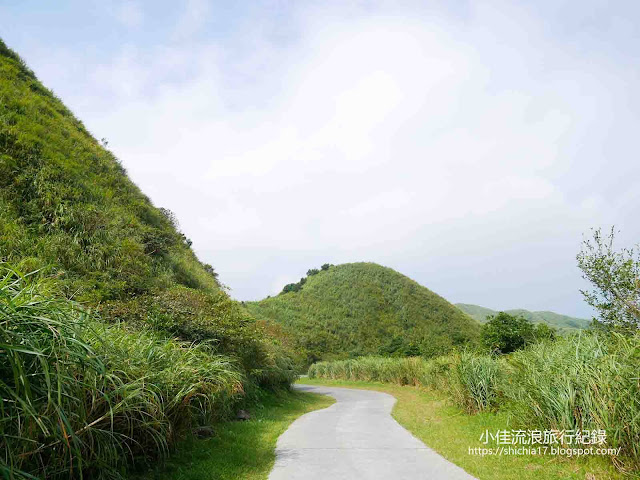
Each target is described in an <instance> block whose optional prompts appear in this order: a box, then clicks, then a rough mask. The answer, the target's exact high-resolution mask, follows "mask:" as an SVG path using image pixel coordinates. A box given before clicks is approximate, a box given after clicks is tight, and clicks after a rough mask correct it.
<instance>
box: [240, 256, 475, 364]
mask: <svg viewBox="0 0 640 480" xmlns="http://www.w3.org/2000/svg"><path fill="white" fill-rule="evenodd" d="M246 306H247V309H248V310H249V311H250V312H251V313H252V314H253V315H255V316H256V317H257V318H262V319H265V320H266V321H268V322H275V323H279V324H281V325H282V326H283V329H284V330H285V332H287V333H289V334H290V335H291V336H292V337H293V338H294V339H295V342H296V343H297V346H298V348H301V349H303V350H304V351H306V353H307V354H308V360H311V361H312V360H316V359H319V358H330V357H334V358H335V357H348V356H357V355H367V354H382V355H426V356H432V355H436V354H439V353H442V352H446V351H448V350H450V349H451V348H452V347H453V346H454V345H462V344H465V343H467V342H470V341H472V340H473V339H474V338H475V337H476V335H477V332H478V325H477V324H476V322H474V321H473V320H472V319H471V318H469V317H468V316H467V315H465V314H464V313H462V312H461V311H460V310H458V309H457V308H455V307H454V306H453V305H451V304H450V303H449V302H447V301H446V300H445V299H444V298H442V297H440V296H438V295H436V294H435V293H433V292H432V291H430V290H429V289H427V288H425V287H423V286H422V285H420V284H418V283H416V282H415V281H413V280H411V279H410V278H408V277H405V276H404V275H402V274H400V273H398V272H396V271H394V270H392V269H390V268H386V267H382V266H380V265H376V264H374V263H350V264H343V265H338V266H332V267H330V268H329V269H328V270H326V271H325V270H322V271H320V272H318V273H315V274H313V275H310V276H309V277H307V280H306V282H304V283H303V285H302V288H301V289H300V290H299V291H291V292H287V293H282V294H280V295H278V296H277V297H273V298H267V299H265V300H262V301H260V302H250V303H247V305H246Z"/></svg>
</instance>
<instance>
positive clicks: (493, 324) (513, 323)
mask: <svg viewBox="0 0 640 480" xmlns="http://www.w3.org/2000/svg"><path fill="white" fill-rule="evenodd" d="M488 318H489V321H488V322H487V323H485V324H484V325H483V326H482V342H483V343H484V345H485V347H486V348H487V349H488V350H489V351H490V352H491V353H498V354H504V353H511V352H515V351H516V350H519V349H521V348H524V347H525V345H528V344H529V343H531V342H532V341H533V340H534V338H535V337H534V332H535V330H534V328H533V324H532V323H531V322H530V321H529V320H527V319H526V318H524V317H521V316H513V315H509V314H508V313H505V312H499V313H498V314H497V315H491V316H489V317H488Z"/></svg>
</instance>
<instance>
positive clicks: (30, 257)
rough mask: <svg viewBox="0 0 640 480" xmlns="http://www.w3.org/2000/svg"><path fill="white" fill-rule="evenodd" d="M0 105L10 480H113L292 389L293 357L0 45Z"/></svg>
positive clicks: (0, 307)
mask: <svg viewBox="0 0 640 480" xmlns="http://www.w3.org/2000/svg"><path fill="white" fill-rule="evenodd" d="M0 99H1V100H2V101H0V262H1V263H0V279H2V283H1V284H0V288H2V292H1V294H0V334H1V335H2V340H0V343H2V347H1V349H0V389H1V390H2V391H1V396H2V399H3V402H0V403H2V405H1V407H2V408H3V411H2V421H1V423H0V433H2V435H1V437H0V452H1V453H0V455H1V456H0V470H1V471H2V473H3V475H4V476H5V477H9V478H16V477H20V476H22V477H25V478H32V477H30V476H31V475H33V476H35V477H40V476H44V477H46V478H58V477H65V478H69V477H78V478H81V477H83V476H85V477H86V476H89V477H92V478H93V477H98V476H103V477H117V476H118V475H119V472H122V471H123V468H124V467H125V465H126V464H128V463H131V462H132V461H145V460H147V459H149V458H157V457H159V456H164V455H165V454H166V452H167V450H168V448H169V446H170V445H171V444H172V443H174V442H175V440H176V439H178V438H180V436H181V435H182V434H183V433H185V432H187V431H189V428H190V427H192V426H194V425H199V424H207V423H210V422H213V421H216V420H218V419H220V418H223V417H225V416H226V415H228V414H229V413H230V412H232V411H233V409H234V408H236V405H237V404H238V402H241V401H243V399H246V398H247V396H248V395H249V396H254V397H255V395H253V394H254V393H255V391H256V388H258V387H270V388H277V387H281V386H288V385H289V383H290V382H291V381H292V379H293V370H292V363H291V361H290V358H289V354H288V352H285V351H284V350H283V348H282V347H281V346H280V345H279V344H278V343H277V342H276V341H272V340H271V339H270V337H269V336H268V335H267V334H266V333H265V331H264V330H263V329H262V328H260V325H259V324H258V323H257V322H256V321H255V320H254V319H253V318H252V317H250V316H249V315H248V314H247V312H246V311H245V310H244V309H243V308H241V306H240V305H239V304H238V303H237V302H235V301H233V300H231V299H230V298H229V296H228V295H227V294H226V292H225V291H224V289H223V288H222V287H221V285H220V284H219V282H218V279H217V274H216V273H215V271H214V270H213V268H212V267H211V266H210V265H206V264H203V263H201V262H200V261H199V260H198V259H197V258H196V256H195V254H194V253H193V251H192V250H191V241H190V240H189V239H187V238H186V237H185V236H184V235H183V234H182V233H181V232H180V231H179V230H178V228H177V221H176V220H175V218H174V216H173V214H172V213H171V212H170V211H169V210H165V209H161V208H156V207H154V206H153V205H152V203H151V202H150V201H149V199H148V198H147V197H146V196H145V195H144V194H142V193H141V192H140V190H139V189H138V188H137V187H136V186H135V185H134V184H133V183H132V182H131V181H130V180H129V178H128V177H127V175H126V172H125V170H124V168H123V167H122V166H121V164H120V163H119V162H118V160H117V159H116V158H115V157H114V156H113V155H112V154H111V153H110V152H109V151H107V150H106V149H105V148H104V147H103V145H101V144H100V143H99V142H97V141H96V140H95V139H94V138H93V137H92V136H91V135H90V134H89V133H88V132H87V130H86V129H85V128H84V126H83V125H82V123H81V122H80V121H78V120H77V119H76V118H75V117H74V116H73V115H72V114H71V112H70V111H69V110H68V109H67V108H66V107H65V106H64V105H63V104H62V102H61V101H60V100H58V99H57V98H56V97H55V96H54V95H53V94H52V93H51V92H50V91H49V90H47V89H46V88H45V87H43V86H42V84H41V83H40V82H39V81H38V80H37V78H36V77H35V75H34V74H33V72H31V71H30V70H29V69H28V68H27V67H26V66H25V65H24V63H23V62H22V60H21V59H20V58H19V57H18V56H17V55H16V54H15V53H14V52H12V51H11V50H9V49H8V48H7V47H6V45H5V44H4V43H2V41H0ZM20 272H31V273H30V274H29V275H28V276H25V275H23V274H22V273H20ZM71 299H73V300H71ZM76 302H80V303H76Z"/></svg>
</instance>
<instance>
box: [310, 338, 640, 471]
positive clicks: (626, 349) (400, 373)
mask: <svg viewBox="0 0 640 480" xmlns="http://www.w3.org/2000/svg"><path fill="white" fill-rule="evenodd" d="M309 376H310V377H318V378H329V379H346V380H364V381H380V382H389V383H396V384H400V385H407V384H408V385H419V386H424V387H428V388H434V389H439V390H443V391H445V392H446V393H447V394H448V395H449V396H450V398H451V400H452V401H453V402H454V403H455V404H457V405H459V406H460V407H462V408H463V409H465V410H466V411H467V412H469V413H474V412H479V411H483V410H493V409H505V410H507V411H509V412H510V413H511V414H512V416H513V418H514V419H515V421H516V423H517V424H519V425H520V426H522V427H525V428H531V429H543V430H552V429H557V430H594V429H597V430H606V432H607V443H608V446H609V447H615V448H617V447H621V454H620V457H612V461H613V462H614V463H615V464H616V465H617V466H618V467H621V468H624V467H625V466H631V467H639V466H640V334H638V335H636V336H632V337H628V336H627V337H625V336H621V335H609V336H605V335H602V334H596V333H593V334H592V333H586V334H585V333H582V334H576V335H573V336H570V337H567V338H560V339H558V340H557V341H555V342H545V343H538V344H535V345H531V346H530V347H528V348H526V349H524V350H520V351H518V352H515V353H513V354H511V355H509V356H506V357H504V358H496V357H494V356H489V355H479V354H474V353H469V352H462V353H460V354H455V355H450V356H447V357H440V358H436V359H431V360H425V359H421V358H377V357H363V358H356V359H351V360H343V361H338V362H320V363H316V364H314V365H312V366H311V367H310V368H309Z"/></svg>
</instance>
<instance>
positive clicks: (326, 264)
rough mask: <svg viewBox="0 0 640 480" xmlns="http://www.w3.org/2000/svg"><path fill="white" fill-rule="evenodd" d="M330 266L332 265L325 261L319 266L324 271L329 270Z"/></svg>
mask: <svg viewBox="0 0 640 480" xmlns="http://www.w3.org/2000/svg"><path fill="white" fill-rule="evenodd" d="M331 266H332V265H331V264H330V263H325V264H324V265H322V266H321V267H320V268H321V269H322V270H323V271H326V270H329V268H331Z"/></svg>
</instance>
